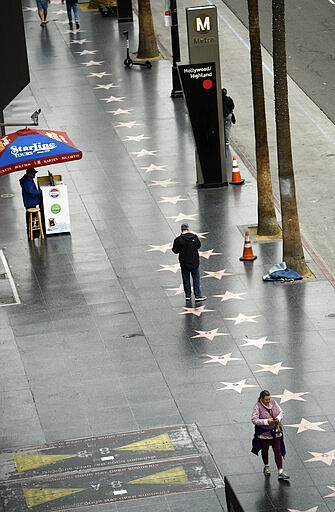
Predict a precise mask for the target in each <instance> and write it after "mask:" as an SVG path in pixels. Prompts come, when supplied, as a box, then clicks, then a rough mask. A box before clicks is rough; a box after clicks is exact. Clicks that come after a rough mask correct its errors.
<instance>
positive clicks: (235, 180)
mask: <svg viewBox="0 0 335 512" xmlns="http://www.w3.org/2000/svg"><path fill="white" fill-rule="evenodd" d="M229 183H230V184H231V185H243V183H244V180H243V179H242V178H241V174H240V170H239V168H238V164H237V161H236V156H233V169H232V172H231V181H230V182H229Z"/></svg>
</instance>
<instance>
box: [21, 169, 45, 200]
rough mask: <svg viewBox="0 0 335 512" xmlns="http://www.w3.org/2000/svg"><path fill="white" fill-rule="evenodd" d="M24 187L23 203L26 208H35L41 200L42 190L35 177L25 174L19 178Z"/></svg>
mask: <svg viewBox="0 0 335 512" xmlns="http://www.w3.org/2000/svg"><path fill="white" fill-rule="evenodd" d="M19 181H20V185H21V187H22V198H23V204H24V206H25V207H26V208H34V207H35V206H36V205H38V204H40V202H41V195H42V192H41V191H40V190H38V188H37V187H36V185H35V182H34V178H33V177H32V176H29V175H28V174H25V175H24V176H22V178H21V179H20V180H19Z"/></svg>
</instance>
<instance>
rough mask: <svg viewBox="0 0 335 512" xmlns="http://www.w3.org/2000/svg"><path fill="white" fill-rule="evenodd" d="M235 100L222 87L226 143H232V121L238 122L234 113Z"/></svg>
mask: <svg viewBox="0 0 335 512" xmlns="http://www.w3.org/2000/svg"><path fill="white" fill-rule="evenodd" d="M234 108H235V105H234V102H233V100H232V98H231V97H230V96H227V89H222V110H223V120H224V138H225V142H226V144H227V145H228V144H230V130H231V125H232V123H233V124H235V123H236V118H235V114H234Z"/></svg>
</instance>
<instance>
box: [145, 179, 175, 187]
mask: <svg viewBox="0 0 335 512" xmlns="http://www.w3.org/2000/svg"><path fill="white" fill-rule="evenodd" d="M178 183H179V181H173V180H172V179H171V178H168V179H167V180H160V181H155V180H152V181H151V183H149V187H163V188H166V187H168V186H169V185H176V184H178Z"/></svg>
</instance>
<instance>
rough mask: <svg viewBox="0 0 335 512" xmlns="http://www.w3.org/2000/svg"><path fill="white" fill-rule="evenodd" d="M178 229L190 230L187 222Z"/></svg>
mask: <svg viewBox="0 0 335 512" xmlns="http://www.w3.org/2000/svg"><path fill="white" fill-rule="evenodd" d="M180 229H190V226H189V225H188V224H187V222H183V224H182V225H181V226H180Z"/></svg>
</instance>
